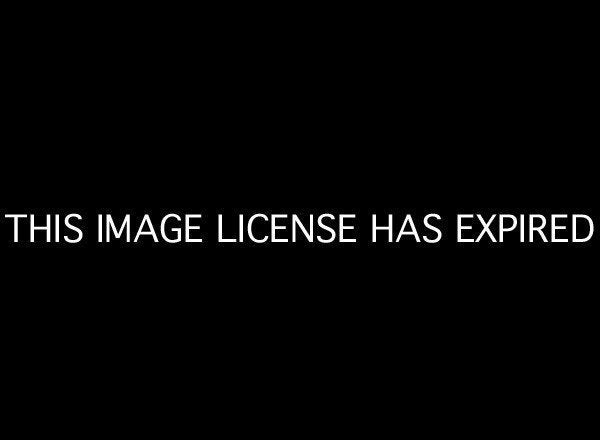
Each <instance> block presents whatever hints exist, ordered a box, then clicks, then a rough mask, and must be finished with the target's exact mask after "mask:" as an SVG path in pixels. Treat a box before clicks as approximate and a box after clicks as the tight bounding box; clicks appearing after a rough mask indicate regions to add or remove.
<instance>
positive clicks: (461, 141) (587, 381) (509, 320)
mask: <svg viewBox="0 0 600 440" xmlns="http://www.w3.org/2000/svg"><path fill="white" fill-rule="evenodd" d="M52 12H57V11H52ZM153 12H157V11H153ZM163 12H164V11H163ZM247 12H248V14H247V13H246V12H240V11H239V10H237V9H236V11H233V10H232V11H228V12H227V13H225V14H224V15H223V14H221V15H216V14H215V13H214V12H212V11H211V12H207V11H204V12H195V13H193V14H190V15H188V14H186V13H184V12H183V11H180V12H177V13H175V15H173V16H171V15H170V14H169V15H167V14H166V13H165V15H164V16H163V14H162V12H161V14H159V15H160V18H156V16H155V15H152V17H150V16H147V15H146V13H145V12H144V13H141V12H140V11H137V12H136V13H133V14H127V15H126V14H125V13H124V12H122V13H119V14H114V16H112V15H111V16H110V17H107V18H102V19H100V18H99V17H100V15H97V14H100V12H97V13H96V12H95V13H94V14H92V15H85V19H83V18H82V16H78V18H77V19H75V18H74V19H66V22H65V23H63V22H62V21H57V20H50V19H48V16H46V17H45V16H44V14H43V13H41V14H40V16H36V17H35V19H34V18H33V15H36V14H34V13H33V12H32V11H30V12H28V14H26V15H25V16H23V17H24V19H25V20H24V21H19V23H18V24H16V25H15V26H14V29H10V30H8V31H7V39H6V44H5V52H4V55H3V66H4V67H3V70H4V72H3V73H4V74H5V79H4V80H3V85H4V87H3V96H4V99H3V110H4V111H3V124H2V125H3V133H4V136H3V137H4V142H3V156H4V158H3V160H2V173H1V176H2V177H1V179H2V201H1V202H2V205H1V206H2V213H3V214H4V213H5V212H31V213H42V212H43V213H67V212H79V213H83V214H86V215H87V216H89V215H92V214H94V213H96V212H105V211H107V210H110V211H113V212H124V211H131V212H151V213H153V214H155V215H158V214H160V213H163V212H169V211H175V212H179V213H186V212H190V213H202V214H204V215H205V216H206V217H208V218H210V217H211V216H214V215H215V214H216V213H217V212H222V211H229V212H237V211H239V210H243V211H246V212H252V211H256V212H288V213H292V212H294V213H319V212H325V211H328V212H334V213H335V212H356V213H359V215H361V243H360V244H359V245H348V246H342V245H338V246H331V247H326V248H323V247H321V248H317V247H291V246H285V245H283V246H275V245H273V246H268V247H262V248H252V247H244V248H234V249H232V248H227V249H225V248H218V247H216V246H214V245H210V244H207V245H206V246H199V247H175V248H164V247H158V248H154V247H152V246H138V247H129V248H128V247H126V246H124V247H117V248H115V247H111V248H102V247H98V246H95V245H94V244H93V243H88V244H83V245H81V246H76V247H63V246H54V247H53V246H39V247H35V248H31V247H27V246H23V247H20V246H10V245H9V243H8V242H7V240H4V242H3V245H2V254H3V257H5V258H3V263H2V264H3V270H2V273H3V278H4V282H3V284H4V285H5V286H6V287H5V288H3V289H2V291H3V295H2V301H3V303H4V304H3V307H2V311H3V314H4V315H5V319H3V324H4V327H5V331H4V338H3V339H4V341H5V347H6V348H5V355H6V356H5V358H6V362H5V365H7V366H8V367H9V370H10V373H9V374H8V375H7V376H6V382H7V384H8V385H9V386H10V388H11V389H13V388H14V389H15V393H14V394H11V396H14V397H11V404H10V408H11V412H12V413H13V414H15V415H20V416H23V414H31V410H32V409H34V408H35V409H38V410H40V411H39V412H40V413H41V414H45V415H46V417H47V418H45V419H44V420H47V421H46V422H44V423H49V424H52V425H57V426H63V423H67V424H71V423H73V420H74V419H77V420H78V421H83V422H88V423H86V425H87V426H88V427H89V426H99V427H107V426H109V425H112V422H113V421H123V420H128V421H131V420H133V421H134V425H136V426H138V427H148V426H150V427H152V428H153V429H158V426H157V425H160V426H163V427H165V428H166V429H167V430H168V431H171V430H174V429H176V428H180V427H181V426H183V425H184V424H183V422H184V421H191V422H192V423H193V424H201V426H198V427H200V428H202V427H203V426H204V425H203V423H205V420H207V419H208V420H210V421H212V422H213V423H214V422H216V423H217V424H218V425H219V426H221V427H222V429H225V430H230V429H239V428H242V429H251V428H255V427H256V428H261V429H266V428H269V429H273V428H274V427H275V426H276V425H278V424H279V423H281V422H283V423H282V424H283V426H284V427H285V428H286V429H287V430H286V431H282V432H288V431H290V430H291V431H295V430H298V429H306V430H308V432H314V431H313V430H312V429H313V428H312V427H313V426H315V422H317V423H318V422H323V421H328V422H330V423H329V426H330V428H329V429H331V430H332V431H331V432H337V430H340V429H344V428H350V429H357V430H358V429H359V428H363V429H365V430H366V431H365V432H372V431H373V430H375V429H383V428H384V427H386V426H387V425H388V424H389V423H391V424H392V426H395V427H396V428H399V427H400V428H401V427H403V426H407V427H408V425H404V424H403V423H405V422H401V421H402V420H407V419H408V420H410V421H412V422H413V423H416V424H418V425H420V426H421V427H422V428H423V429H426V430H431V429H440V428H441V429H455V428H460V429H465V428H467V427H469V428H471V429H473V428H474V427H475V425H477V424H478V423H481V422H483V425H484V426H485V427H486V428H487V429H488V430H490V429H491V430H497V429H507V430H509V432H512V431H510V430H511V429H512V428H511V427H512V426H514V423H515V422H522V421H525V420H528V421H532V420H533V421H534V423H532V424H531V426H532V428H533V429H540V427H548V426H551V427H553V428H556V429H557V428H558V426H557V425H559V424H560V425H561V426H563V427H566V428H568V429H573V424H572V423H573V419H572V418H571V416H572V415H573V414H576V415H577V417H578V418H579V420H580V421H581V420H583V419H584V418H585V417H586V414H588V411H589V409H586V408H587V405H586V403H585V402H586V396H589V395H590V394H591V393H592V390H593V389H595V388H594V385H593V381H592V375H591V372H592V371H593V369H594V366H595V365H596V364H595V363H594V362H592V359H593V356H592V355H593V348H594V347H593V341H594V339H595V338H596V336H597V327H598V326H597V322H596V320H595V314H596V310H597V304H596V301H595V299H594V297H593V295H594V293H595V290H597V289H596V287H595V284H594V283H593V281H595V279H594V269H595V266H596V262H597V253H596V247H597V238H595V239H594V242H593V243H590V244H587V245H560V244H559V245H552V246H544V245H541V246H522V245H521V246H518V245H515V244H508V245H506V246H486V245H482V246H460V245H458V244H456V243H455V242H454V241H455V240H454V238H455V236H454V225H453V218H454V216H455V215H456V214H457V213H460V212H477V213H487V214H490V213H512V214H518V213H530V212H531V213H545V214H549V213H585V214H588V215H592V216H593V217H594V218H595V220H596V221H597V212H598V211H597V208H596V207H595V205H596V203H595V200H596V199H595V195H594V193H593V188H594V187H595V186H596V184H595V180H596V179H595V178H594V177H595V174H594V161H593V159H592V154H593V152H592V147H593V146H594V145H596V144H597V135H596V133H595V130H594V128H595V121H596V118H597V108H596V107H595V102H596V101H597V85H596V84H595V82H594V81H593V78H595V77H597V69H596V68H595V66H594V65H593V54H594V52H593V49H594V47H593V46H592V44H591V43H592V40H591V39H589V38H590V36H589V35H588V33H591V32H592V29H591V28H589V27H588V26H587V25H586V24H585V23H584V22H583V21H582V19H581V18H580V17H575V18H569V17H567V16H566V15H565V16H563V17H561V19H560V20H559V21H556V19H553V20H550V19H549V18H543V17H542V16H541V15H540V14H539V13H536V14H532V15H527V17H526V18H524V17H525V13H524V11H521V13H520V14H516V15H514V16H513V15H510V14H509V16H506V15H504V14H500V11H496V12H494V13H487V12H483V11H481V13H480V15H477V13H476V12H475V11H469V14H466V11H445V12H441V11H427V12H425V13H420V14H416V13H414V12H412V11H404V12H397V11H395V12H393V13H392V12H385V11H380V12H376V13H374V14H371V13H369V14H367V13H366V11H353V12H354V14H351V15H347V14H346V13H344V14H338V13H332V14H328V15H327V17H326V18H325V14H324V11H321V13H319V14H308V16H307V15H306V14H303V13H301V11H295V12H293V13H284V12H283V11H281V12H280V13H276V12H275V11H272V10H270V11H269V13H268V14H267V13H266V12H265V11H262V12H261V11H255V10H253V11H247ZM305 12H306V11H305ZM338 12H339V11H338ZM446 12H448V13H449V12H453V13H454V15H446ZM538 12H539V11H538ZM69 13H70V14H73V13H74V12H73V11H70V12H69ZM250 13H253V14H251V15H249V14H250ZM75 14H76V13H75ZM278 14H280V15H278ZM470 14H474V15H470ZM184 16H185V18H184ZM69 17H70V15H69ZM102 17H104V15H102ZM257 17H259V18H260V19H259V18H257ZM517 17H518V18H517ZM63 18H65V16H64V15H63ZM375 212H376V213H380V214H387V213H395V214H405V213H413V214H423V213H428V212H438V213H440V214H441V215H443V217H444V219H445V220H446V221H447V225H448V227H447V228H445V229H444V233H445V238H444V241H443V243H441V244H440V245H438V246H420V247H417V246H413V245H411V244H410V243H407V244H406V245H401V246H394V247H377V248H376V247H374V246H371V245H369V244H368V238H369V234H368V229H367V228H366V225H368V223H364V221H365V220H368V218H369V215H370V214H371V213H375ZM363 229H366V232H365V231H363ZM3 233H5V231H3ZM4 237H6V235H4ZM54 411H56V412H58V413H61V414H63V416H62V417H54V416H52V414H53V412H54ZM36 413H38V412H36ZM40 417H41V416H40ZM173 417H174V418H173ZM40 420H41V419H40ZM92 423H93V424H92ZM578 425H579V423H578ZM48 426H50V425H48ZM133 429H139V428H135V427H134V428H133Z"/></svg>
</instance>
